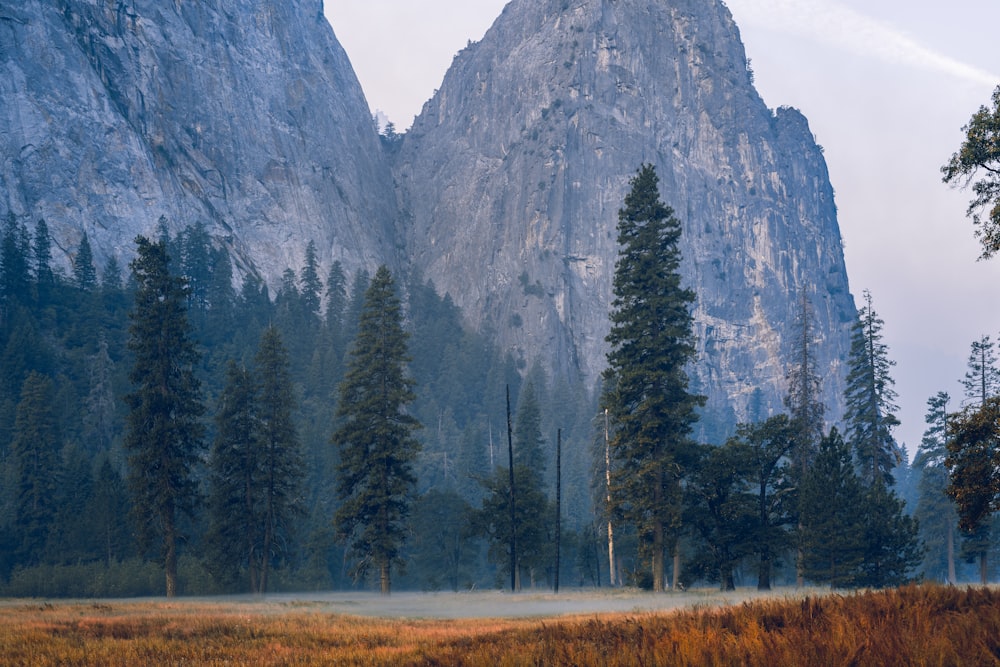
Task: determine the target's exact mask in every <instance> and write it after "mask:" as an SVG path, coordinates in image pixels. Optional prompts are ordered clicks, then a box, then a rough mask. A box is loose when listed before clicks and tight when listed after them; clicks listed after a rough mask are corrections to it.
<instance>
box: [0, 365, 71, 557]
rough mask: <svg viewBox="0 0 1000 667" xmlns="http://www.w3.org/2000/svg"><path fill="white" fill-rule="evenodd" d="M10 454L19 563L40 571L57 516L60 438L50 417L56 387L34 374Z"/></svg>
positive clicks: (25, 392) (21, 406)
mask: <svg viewBox="0 0 1000 667" xmlns="http://www.w3.org/2000/svg"><path fill="white" fill-rule="evenodd" d="M10 447H11V454H12V457H13V461H14V465H15V469H16V470H17V481H16V483H17V502H16V505H15V514H14V531H15V540H16V543H15V553H16V555H17V562H20V563H23V564H26V565H36V564H37V563H38V562H39V561H40V560H41V556H42V552H43V550H44V549H45V547H46V544H47V543H48V538H49V533H50V531H51V530H52V528H53V524H54V522H55V517H56V513H57V511H58V510H57V503H56V501H57V498H56V491H57V483H58V477H59V473H60V466H59V463H60V462H59V455H58V451H59V447H60V437H59V433H58V430H57V427H56V423H55V419H54V418H53V415H52V381H51V380H49V379H48V378H47V377H44V376H42V375H39V374H38V373H35V372H32V373H30V374H29V375H28V378H27V379H26V380H25V381H24V387H23V389H22V390H21V400H20V402H19V403H18V404H17V417H16V419H15V422H14V438H13V440H12V441H11V445H10Z"/></svg>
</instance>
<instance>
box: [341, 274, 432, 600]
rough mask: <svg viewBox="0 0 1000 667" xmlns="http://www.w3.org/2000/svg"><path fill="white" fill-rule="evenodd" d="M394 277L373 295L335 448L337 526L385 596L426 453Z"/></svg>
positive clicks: (380, 279) (373, 288) (383, 277)
mask: <svg viewBox="0 0 1000 667" xmlns="http://www.w3.org/2000/svg"><path fill="white" fill-rule="evenodd" d="M402 319H403V318H402V308H401V305H400V302H399V297H398V296H397V295H396V290H395V284H394V282H393V279H392V275H391V274H390V273H389V269H388V268H386V267H385V266H382V267H380V268H379V270H378V271H377V272H376V274H375V278H374V279H373V280H372V282H371V285H370V286H369V287H368V289H367V291H366V292H365V299H364V305H363V307H362V310H361V317H360V320H359V323H358V334H357V338H356V339H355V341H354V345H353V346H352V349H351V352H350V362H349V365H348V370H347V375H346V377H345V378H344V381H343V383H342V384H341V386H340V400H339V403H338V407H337V415H338V417H339V418H340V419H341V420H342V423H341V426H340V428H338V429H337V431H336V432H335V433H334V435H333V438H332V441H333V443H334V444H335V445H336V446H337V447H338V448H339V452H340V462H339V464H338V466H337V472H338V480H337V494H338V497H339V498H340V500H341V503H342V504H341V506H340V507H339V508H338V510H337V512H336V514H335V517H334V520H335V524H336V527H337V531H338V534H339V535H340V537H341V539H343V540H345V541H348V542H349V543H350V546H351V551H352V553H353V554H354V555H355V556H357V557H358V558H359V561H358V564H357V566H356V568H355V572H356V574H357V575H358V576H361V575H364V574H366V573H367V572H368V571H369V570H370V569H371V568H374V569H375V570H377V571H378V574H379V583H380V588H381V591H382V593H383V594H384V595H388V594H389V592H390V589H391V579H390V570H391V567H392V566H393V565H394V564H396V563H398V562H399V551H400V546H401V544H402V542H403V539H404V537H405V534H406V533H405V523H404V522H405V520H406V517H407V515H408V513H409V506H410V494H411V492H412V488H413V486H414V484H415V483H416V479H415V477H414V475H413V462H414V459H415V458H416V456H417V453H418V452H419V450H420V444H419V442H418V441H417V440H416V438H414V436H413V431H414V430H415V429H416V428H418V427H419V423H418V422H417V421H416V419H414V418H413V417H412V416H410V415H408V414H407V413H406V412H405V411H404V409H405V406H406V405H407V404H408V403H410V402H412V401H413V400H414V398H415V395H414V393H413V381H412V380H411V379H410V378H409V377H407V375H406V368H405V365H406V363H407V361H408V355H407V349H406V339H407V334H406V332H405V331H403V326H402Z"/></svg>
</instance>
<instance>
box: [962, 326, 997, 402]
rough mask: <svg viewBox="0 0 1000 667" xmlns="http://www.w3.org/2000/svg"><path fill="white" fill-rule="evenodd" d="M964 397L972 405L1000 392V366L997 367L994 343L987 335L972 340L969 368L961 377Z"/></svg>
mask: <svg viewBox="0 0 1000 667" xmlns="http://www.w3.org/2000/svg"><path fill="white" fill-rule="evenodd" d="M962 387H963V388H964V389H965V398H966V399H967V400H968V401H969V402H970V403H971V404H974V405H982V404H983V403H985V402H986V399H988V398H989V397H990V396H996V395H997V394H1000V368H998V367H997V355H996V351H995V345H994V343H993V341H991V340H990V337H989V336H983V337H981V338H980V339H979V340H977V341H973V342H972V349H971V350H970V351H969V369H968V370H967V371H966V373H965V377H964V378H962Z"/></svg>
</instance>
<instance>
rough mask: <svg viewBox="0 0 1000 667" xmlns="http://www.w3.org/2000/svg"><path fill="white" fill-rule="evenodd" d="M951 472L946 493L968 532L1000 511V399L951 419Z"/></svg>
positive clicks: (949, 452)
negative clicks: (999, 496)
mask: <svg viewBox="0 0 1000 667" xmlns="http://www.w3.org/2000/svg"><path fill="white" fill-rule="evenodd" d="M947 438H948V440H947V448H948V456H947V458H946V459H945V465H946V466H947V467H948V471H949V473H950V480H951V481H950V482H949V484H948V487H947V489H946V493H947V494H948V496H949V497H951V499H952V500H954V501H955V506H956V507H957V508H958V516H959V526H960V527H961V528H962V530H963V531H965V532H967V533H972V532H975V531H976V529H977V528H980V527H981V526H985V525H987V523H988V519H989V517H990V515H991V514H993V512H995V511H996V509H997V497H998V493H1000V397H996V396H994V397H991V398H988V399H986V401H985V402H984V403H983V404H982V405H978V406H971V405H970V406H967V407H965V408H964V409H963V410H961V411H960V412H958V413H956V414H953V415H951V416H950V417H949V419H948V430H947Z"/></svg>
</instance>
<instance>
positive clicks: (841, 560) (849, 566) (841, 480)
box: [799, 429, 865, 588]
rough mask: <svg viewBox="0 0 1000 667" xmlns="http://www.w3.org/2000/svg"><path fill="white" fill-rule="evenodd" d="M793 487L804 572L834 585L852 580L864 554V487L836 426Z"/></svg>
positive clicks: (812, 577) (814, 580)
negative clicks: (797, 497)
mask: <svg viewBox="0 0 1000 667" xmlns="http://www.w3.org/2000/svg"><path fill="white" fill-rule="evenodd" d="M799 493H800V494H801V499H800V502H799V507H800V510H799V511H800V512H801V518H802V527H801V529H800V535H799V541H800V544H801V545H802V567H803V573H804V575H805V577H806V578H807V579H809V580H811V581H813V582H815V583H817V584H829V585H831V586H833V587H834V588H845V587H850V586H853V585H855V583H856V581H857V578H858V574H859V571H860V568H861V564H862V562H863V560H864V549H865V544H864V524H863V516H862V515H863V514H864V512H865V509H864V506H863V498H864V488H863V487H862V484H861V481H860V479H859V478H858V475H857V473H856V472H855V470H854V464H853V461H852V459H851V451H850V448H849V447H848V446H847V445H846V444H845V443H844V440H843V438H842V437H841V436H840V434H839V433H838V432H837V429H833V430H832V431H830V433H829V435H827V436H826V437H825V438H823V440H821V441H820V445H819V451H818V452H817V454H816V460H815V462H814V463H813V465H812V467H810V469H809V472H808V474H807V475H806V477H805V479H804V480H803V483H802V488H801V489H800V490H799Z"/></svg>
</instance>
